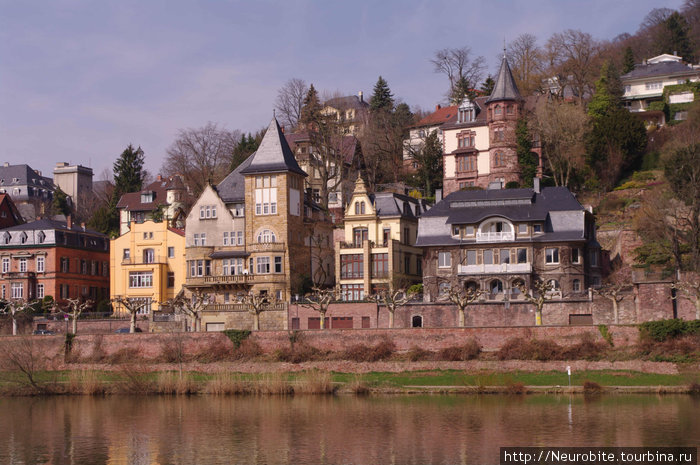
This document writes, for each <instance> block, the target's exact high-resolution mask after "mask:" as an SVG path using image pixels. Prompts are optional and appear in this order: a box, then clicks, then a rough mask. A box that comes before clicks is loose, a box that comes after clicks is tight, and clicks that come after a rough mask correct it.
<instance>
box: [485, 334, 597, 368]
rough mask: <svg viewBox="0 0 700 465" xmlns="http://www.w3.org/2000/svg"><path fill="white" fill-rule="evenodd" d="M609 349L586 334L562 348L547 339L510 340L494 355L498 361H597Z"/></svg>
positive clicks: (517, 338) (516, 338)
mask: <svg viewBox="0 0 700 465" xmlns="http://www.w3.org/2000/svg"><path fill="white" fill-rule="evenodd" d="M609 349H610V346H609V345H608V344H607V343H606V342H605V341H599V342H595V341H594V339H593V337H592V336H591V335H590V334H588V333H586V334H584V335H582V336H581V341H580V342H578V343H576V344H573V345H571V346H567V347H562V346H561V345H559V344H557V343H556V342H554V341H550V340H548V339H524V338H519V337H515V338H511V339H508V340H507V341H506V342H505V344H503V346H502V347H501V348H500V349H499V351H498V352H497V353H496V357H497V358H498V359H499V360H540V361H547V360H598V359H600V358H602V357H603V356H604V355H605V354H606V353H607V352H608V350H609Z"/></svg>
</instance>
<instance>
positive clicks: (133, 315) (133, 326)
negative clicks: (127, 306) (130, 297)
mask: <svg viewBox="0 0 700 465" xmlns="http://www.w3.org/2000/svg"><path fill="white" fill-rule="evenodd" d="M129 332H130V333H135V332H136V311H133V312H131V326H129Z"/></svg>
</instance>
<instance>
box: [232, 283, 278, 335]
mask: <svg viewBox="0 0 700 465" xmlns="http://www.w3.org/2000/svg"><path fill="white" fill-rule="evenodd" d="M239 302H240V303H241V304H244V305H246V306H247V308H248V313H250V314H251V315H253V331H260V314H261V313H262V312H264V311H266V310H268V309H269V308H270V306H272V305H274V304H275V303H276V300H275V298H274V297H273V296H269V295H267V294H262V293H258V294H255V293H254V292H250V293H249V294H244V295H242V296H240V297H239Z"/></svg>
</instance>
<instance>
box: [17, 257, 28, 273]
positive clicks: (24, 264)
mask: <svg viewBox="0 0 700 465" xmlns="http://www.w3.org/2000/svg"><path fill="white" fill-rule="evenodd" d="M19 272H20V273H26V272H27V259H26V258H20V259H19Z"/></svg>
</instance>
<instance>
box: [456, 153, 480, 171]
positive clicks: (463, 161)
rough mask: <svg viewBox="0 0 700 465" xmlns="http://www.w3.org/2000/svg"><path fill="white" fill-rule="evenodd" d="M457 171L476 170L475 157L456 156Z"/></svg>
mask: <svg viewBox="0 0 700 465" xmlns="http://www.w3.org/2000/svg"><path fill="white" fill-rule="evenodd" d="M457 171H476V157H475V156H473V155H468V156H464V157H457Z"/></svg>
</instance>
